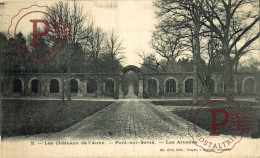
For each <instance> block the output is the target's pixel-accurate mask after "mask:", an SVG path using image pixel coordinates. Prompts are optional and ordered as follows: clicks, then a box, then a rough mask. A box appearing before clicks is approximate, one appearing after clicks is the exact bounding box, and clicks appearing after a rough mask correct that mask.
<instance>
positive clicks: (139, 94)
mask: <svg viewBox="0 0 260 158" xmlns="http://www.w3.org/2000/svg"><path fill="white" fill-rule="evenodd" d="M143 82H144V81H143V80H139V92H138V98H143V97H144V94H143V90H144V85H143Z"/></svg>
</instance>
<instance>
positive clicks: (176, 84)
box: [163, 77, 178, 93]
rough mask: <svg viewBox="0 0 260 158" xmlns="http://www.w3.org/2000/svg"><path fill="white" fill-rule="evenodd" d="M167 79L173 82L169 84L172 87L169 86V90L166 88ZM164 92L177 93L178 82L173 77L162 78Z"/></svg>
mask: <svg viewBox="0 0 260 158" xmlns="http://www.w3.org/2000/svg"><path fill="white" fill-rule="evenodd" d="M169 80H174V84H175V85H174V84H173V85H169V86H171V87H172V88H169V89H170V90H169V91H168V90H167V81H169ZM163 85H164V93H177V92H178V82H177V79H176V78H174V77H168V78H166V79H165V80H164V84H163ZM171 89H172V92H171Z"/></svg>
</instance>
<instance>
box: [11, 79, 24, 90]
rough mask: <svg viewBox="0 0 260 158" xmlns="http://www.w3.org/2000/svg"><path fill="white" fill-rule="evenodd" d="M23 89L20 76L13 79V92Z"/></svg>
mask: <svg viewBox="0 0 260 158" xmlns="http://www.w3.org/2000/svg"><path fill="white" fill-rule="evenodd" d="M23 91H24V81H23V80H22V79H20V78H16V79H14V80H13V92H14V93H23Z"/></svg>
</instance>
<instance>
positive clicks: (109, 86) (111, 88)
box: [105, 79, 115, 94]
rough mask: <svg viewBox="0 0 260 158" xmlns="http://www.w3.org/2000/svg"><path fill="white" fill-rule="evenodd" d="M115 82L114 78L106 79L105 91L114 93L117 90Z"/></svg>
mask: <svg viewBox="0 0 260 158" xmlns="http://www.w3.org/2000/svg"><path fill="white" fill-rule="evenodd" d="M114 88H115V83H114V80H112V79H106V80H105V93H108V94H114V92H115V89H114Z"/></svg>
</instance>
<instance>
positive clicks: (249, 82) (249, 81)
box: [243, 78, 255, 93]
mask: <svg viewBox="0 0 260 158" xmlns="http://www.w3.org/2000/svg"><path fill="white" fill-rule="evenodd" d="M243 90H244V93H254V92H255V81H254V79H253V78H246V79H245V80H244V83H243Z"/></svg>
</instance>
